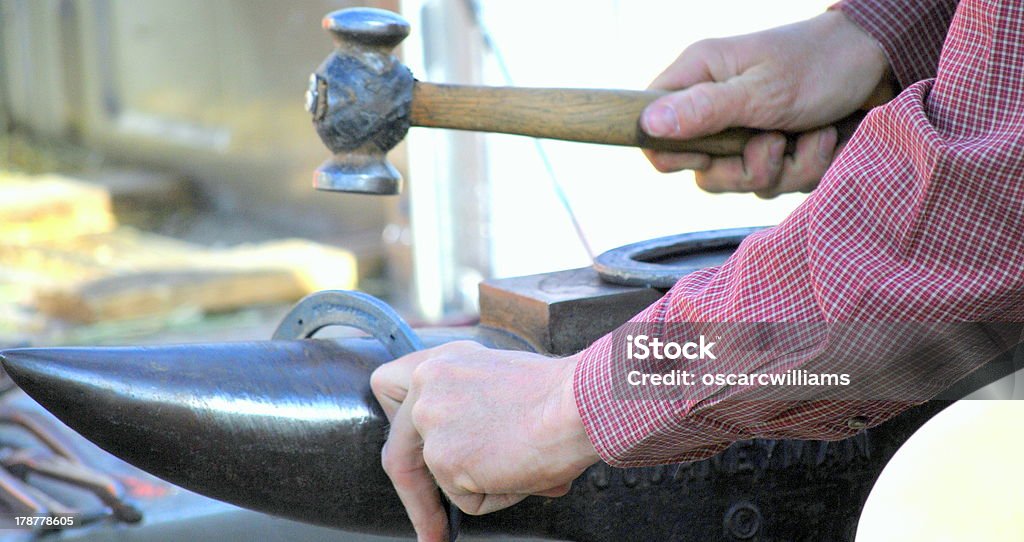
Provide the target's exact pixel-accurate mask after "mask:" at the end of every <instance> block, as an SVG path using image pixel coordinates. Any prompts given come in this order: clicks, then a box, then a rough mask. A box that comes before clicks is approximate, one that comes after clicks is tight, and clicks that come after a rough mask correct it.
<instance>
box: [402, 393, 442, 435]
mask: <svg viewBox="0 0 1024 542" xmlns="http://www.w3.org/2000/svg"><path fill="white" fill-rule="evenodd" d="M409 418H410V419H411V420H412V425H413V427H415V428H416V429H418V430H422V429H424V428H426V427H433V425H434V422H435V420H436V419H437V416H436V415H435V414H434V409H433V407H432V405H431V404H430V401H426V400H423V399H420V400H419V401H416V404H414V405H412V408H411V409H410V410H409Z"/></svg>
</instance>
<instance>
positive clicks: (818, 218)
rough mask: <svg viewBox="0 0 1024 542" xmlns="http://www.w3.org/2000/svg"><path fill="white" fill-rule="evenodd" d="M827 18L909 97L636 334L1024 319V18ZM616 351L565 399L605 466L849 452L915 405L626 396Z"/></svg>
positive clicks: (865, 11) (864, 2)
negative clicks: (744, 447)
mask: <svg viewBox="0 0 1024 542" xmlns="http://www.w3.org/2000/svg"><path fill="white" fill-rule="evenodd" d="M835 7H836V8H837V9H840V10H842V11H843V12H844V13H845V14H846V15H847V16H848V17H849V18H850V19H851V20H853V21H854V22H855V23H856V24H858V25H859V26H861V27H862V28H863V29H864V30H865V31H867V32H868V33H870V34H871V35H872V36H873V37H874V38H875V39H877V40H878V42H879V43H880V44H881V45H882V47H883V49H884V50H885V52H886V54H887V56H888V58H889V61H890V63H891V65H892V68H893V70H894V72H895V74H896V77H897V79H898V80H899V82H900V84H901V86H903V87H904V88H903V90H902V92H901V93H900V94H899V96H898V97H896V98H895V99H894V100H893V101H891V102H890V103H888V104H886V105H885V106H882V107H878V108H875V109H874V110H872V111H871V112H870V113H869V114H868V115H867V118H865V119H864V121H863V123H862V124H861V126H860V128H859V129H858V130H857V132H856V134H855V135H854V136H853V138H852V139H851V141H850V142H849V144H848V145H847V146H846V148H845V150H844V152H843V153H842V154H841V155H840V156H839V157H838V158H837V159H836V161H835V163H834V164H833V165H832V167H831V169H829V171H828V173H827V174H826V175H825V177H824V178H823V179H822V182H821V184H820V185H819V187H818V188H817V189H816V190H815V191H814V193H813V194H811V195H810V196H809V197H808V199H807V200H806V201H805V202H804V203H803V205H801V206H800V207H799V208H797V209H796V210H795V211H794V212H793V213H792V214H791V215H790V216H789V217H788V218H787V219H786V220H785V221H783V222H782V223H781V224H779V225H778V226H777V227H775V228H773V229H771V230H766V231H764V232H760V233H757V234H755V235H752V236H751V237H750V238H748V239H747V240H746V241H745V242H744V243H743V244H742V245H741V246H740V247H739V249H738V250H737V251H736V253H735V254H734V255H733V256H732V258H730V259H729V260H728V261H727V262H726V263H725V264H724V265H722V266H721V267H718V268H711V269H705V270H703V271H700V272H697V273H694V274H692V275H689V276H687V277H685V278H683V279H682V280H680V281H679V282H678V283H677V284H676V285H675V286H674V287H673V288H672V289H671V290H670V291H669V292H668V293H667V294H666V295H665V296H664V297H663V298H662V299H661V300H660V301H658V302H657V303H655V304H654V305H652V306H650V307H649V308H647V309H646V310H645V311H644V312H642V313H641V314H639V315H637V316H636V317H635V318H634V319H633V321H634V322H668V323H671V322H943V321H945V322H949V321H953V322H974V321H1020V320H1021V319H1022V318H1024V310H1022V303H1021V299H1024V182H1022V180H1024V159H1022V154H1024V153H1022V150H1024V147H1022V145H1021V143H1022V139H1024V106H1022V105H1024V104H1022V101H1024V6H1022V5H1021V3H1020V2H1017V1H1008V0H1007V1H998V0H993V1H984V0H964V1H963V2H961V3H960V5H959V6H957V5H956V3H955V2H950V1H940V0H933V1H929V0H904V1H900V0H848V1H846V2H842V3H840V4H838V5H837V6H835ZM954 11H955V14H954ZM612 347H613V345H612V336H611V335H608V336H606V337H604V338H602V339H600V340H598V341H597V342H596V343H594V344H593V345H592V346H591V347H590V348H588V349H587V350H585V351H584V352H583V353H582V355H581V357H580V362H579V364H578V366H577V369H576V374H575V394H576V400H577V403H578V405H579V409H580V414H581V416H582V418H583V422H584V425H585V426H586V429H587V432H588V434H589V436H590V438H591V440H592V441H593V443H594V445H595V446H596V448H597V451H598V452H599V453H600V455H601V457H602V458H603V459H604V460H605V461H607V462H608V463H610V464H612V465H615V466H636V465H649V464H656V463H670V462H680V461H690V460H695V459H700V458H703V457H707V456H709V455H712V454H714V453H717V452H719V451H721V450H722V449H724V448H725V447H727V446H728V445H729V444H730V443H732V442H734V441H736V440H739V439H746V438H753V437H763V438H798V439H839V438H845V437H848V436H850V435H852V434H854V433H856V432H857V431H858V430H860V429H861V428H863V426H864V425H865V424H866V425H868V426H870V425H875V424H878V423H881V422H882V421H884V420H886V419H889V418H891V417H892V416H894V415H896V414H897V413H898V412H899V411H900V410H901V409H903V408H905V407H906V406H908V404H907V403H894V402H891V401H889V402H882V401H877V402H856V401H815V400H808V401H800V402H795V403H794V402H790V403H780V402H770V401H747V402H744V401H742V400H738V401H737V400H728V399H737V398H742V394H743V390H742V389H740V388H724V389H715V390H709V389H704V388H700V387H694V388H693V389H692V390H690V391H687V392H685V393H687V394H688V395H687V396H686V397H685V398H682V399H680V400H671V401H669V400H657V399H654V398H650V399H648V400H643V399H641V400H622V399H621V398H617V397H616V394H615V393H614V392H613V391H612V390H613V387H614V385H615V383H616V382H617V381H621V380H622V379H623V371H622V365H621V363H622V360H621V358H618V359H617V358H616V357H615V356H614V355H613V351H612ZM817 361H819V360H813V359H810V360H807V363H809V364H810V363H815V362H817ZM820 361H822V363H821V366H823V367H828V360H820ZM742 369H743V367H723V368H722V370H723V371H724V372H729V371H736V372H743V371H742ZM835 369H836V372H843V371H841V369H842V368H841V367H839V368H835ZM893 385H894V386H895V385H900V386H902V387H906V386H911V387H912V386H913V385H914V382H913V379H910V381H909V382H908V381H906V380H904V381H901V382H899V383H895V382H894V384H893ZM901 389H903V388H901ZM851 420H857V423H850V421H851Z"/></svg>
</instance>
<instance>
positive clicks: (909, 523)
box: [857, 400, 1024, 542]
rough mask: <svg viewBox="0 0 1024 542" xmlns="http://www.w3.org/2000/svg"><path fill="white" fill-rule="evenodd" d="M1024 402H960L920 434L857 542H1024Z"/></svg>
mask: <svg viewBox="0 0 1024 542" xmlns="http://www.w3.org/2000/svg"><path fill="white" fill-rule="evenodd" d="M1021 420H1024V401H994V400H993V401H958V402H956V403H954V404H953V405H951V406H950V407H949V408H947V409H946V410H944V411H942V412H940V413H939V414H938V415H937V416H936V417H934V418H932V419H931V420H930V421H929V422H928V423H926V424H925V425H924V427H922V428H921V429H920V430H919V431H918V432H917V433H915V434H914V436H912V437H911V438H910V439H909V440H908V441H907V442H906V444H904V445H903V447H902V448H900V450H899V451H898V452H896V455H895V456H894V457H893V459H892V461H890V462H889V464H888V465H887V466H886V467H885V470H883V471H882V475H881V476H880V477H879V479H878V482H877V483H876V484H875V487H874V488H873V489H872V491H871V494H870V495H869V496H868V500H867V503H866V504H865V506H864V513H863V515H862V516H861V520H860V525H859V527H858V530H857V541H858V542H889V541H892V542H897V541H898V542H916V541H928V542H963V541H974V540H979V541H982V540H983V541H986V542H1003V541H1005V542H1010V541H1019V540H1024V506H1022V503H1024V466H1022V464H1021V462H1020V450H1022V449H1024V431H1021Z"/></svg>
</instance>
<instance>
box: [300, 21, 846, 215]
mask: <svg viewBox="0 0 1024 542" xmlns="http://www.w3.org/2000/svg"><path fill="white" fill-rule="evenodd" d="M323 27H324V29H325V30H327V31H328V32H329V33H330V34H331V37H332V39H333V40H334V44H335V50H334V52H332V53H331V54H330V55H329V56H328V57H327V59H326V60H324V62H323V63H322V64H321V65H320V67H319V68H317V71H316V73H314V74H313V75H311V76H310V79H309V90H307V92H306V110H307V111H309V112H310V114H312V116H313V124H314V125H315V127H316V131H317V133H318V134H319V135H320V139H322V140H323V142H324V144H325V145H326V146H327V148H328V149H330V150H331V152H333V153H334V156H333V157H331V158H330V159H328V160H327V161H326V162H324V163H323V164H322V165H321V166H320V167H319V168H317V170H316V173H315V174H314V176H313V186H314V187H316V188H318V189H320V190H333V191H340V192H356V193H364V194H380V195H391V194H397V193H399V192H400V191H401V187H402V179H401V175H399V173H398V171H397V170H395V168H394V167H393V166H392V165H391V164H390V163H389V162H388V161H387V157H386V154H387V152H388V151H390V150H391V149H392V148H394V146H395V145H397V144H398V142H399V141H401V140H402V138H404V137H405V134H406V132H407V131H408V130H409V127H410V126H427V127H434V128H450V129H455V130H472V131H478V132H498V133H504V134H517V135H525V136H532V137H539V138H547V139H562V140H567V141H580V142H586V143H601V144H605V145H621V146H628V147H640V148H645V149H657V150H667V151H676V152H697V153H704V154H710V155H713V156H724V155H738V154H742V152H743V147H744V145H745V144H746V142H747V141H748V140H749V139H750V138H751V137H753V136H754V135H756V134H758V133H760V132H759V131H758V130H754V129H748V128H734V129H729V130H725V131H723V132H720V133H718V134H714V135H710V136H707V137H701V138H697V139H690V140H676V139H659V138H654V137H650V136H648V135H646V134H645V133H644V131H643V130H642V129H641V128H640V124H639V119H640V115H641V113H642V112H643V110H644V108H646V107H647V105H648V104H649V103H651V102H652V101H654V100H655V99H657V98H659V97H661V96H663V95H665V94H666V93H665V92H662V91H632V90H594V89H556V88H515V87H481V86H463V85H439V84H432V83H424V82H421V81H416V80H415V79H413V76H412V74H411V73H410V72H409V70H408V68H406V67H405V66H404V65H402V63H401V62H400V61H399V60H398V59H397V58H396V57H395V56H394V55H393V54H392V50H393V49H394V48H395V47H396V46H397V45H398V44H399V43H401V42H402V40H403V39H405V37H406V36H408V35H409V23H408V21H406V20H405V19H403V18H402V17H401V16H399V15H398V14H396V13H392V12H390V11H385V10H380V9H374V8H350V9H343V10H338V11H335V12H332V13H329V14H327V16H326V17H324V19H323ZM861 118H863V114H862V113H854V114H853V115H851V116H850V117H847V118H845V119H843V120H841V121H839V122H838V123H836V128H837V130H838V132H839V133H838V135H839V140H840V141H842V140H844V139H847V138H848V137H849V136H850V135H851V134H852V133H853V131H854V130H855V129H856V127H857V125H858V124H859V122H860V120H861ZM788 139H789V141H788V144H787V147H786V152H790V153H791V152H793V151H794V149H795V139H794V138H793V137H789V138H788Z"/></svg>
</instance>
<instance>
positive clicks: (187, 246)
mask: <svg viewBox="0 0 1024 542" xmlns="http://www.w3.org/2000/svg"><path fill="white" fill-rule="evenodd" d="M0 258H2V259H4V260H5V261H7V262H15V263H16V264H17V265H20V266H21V269H22V270H25V269H33V270H35V271H36V272H35V277H36V284H35V292H34V296H33V304H34V305H35V306H36V308H37V309H38V310H39V311H40V312H42V313H44V314H46V315H49V316H53V317H58V318H62V319H66V320H70V321H73V322H80V323H94V322H99V321H105V320H120V319H128V318H138V317H144V316H153V315H159V314H167V313H170V312H172V311H178V310H181V309H185V308H191V309H195V310H198V311H202V312H217V311H226V310H233V309H238V308H242V307H247V306H252V305H262V304H272V303H289V302H293V301H296V300H298V299H299V298H301V297H303V296H305V295H307V294H310V293H312V292H314V291H317V290H321V289H352V288H354V287H355V285H356V277H357V270H356V259H355V257H354V256H353V255H352V254H351V253H349V252H348V251H345V250H342V249H338V248H334V247H328V246H325V245H321V244H318V243H314V242H311V241H305V240H298V239H294V240H284V241H273V242H268V243H259V244H252V245H242V246H239V247H234V248H227V249H209V248H206V247H202V246H199V245H195V244H192V243H185V242H181V241H176V240H173V239H169V238H166V237H163V236H159V235H155V234H148V233H142V232H138V231H135V230H131V229H130V228H119V229H118V230H115V231H113V232H110V233H107V234H101V235H92V236H83V237H81V238H79V239H75V240H65V241H61V242H54V243H50V244H49V245H44V246H34V247H6V254H5V252H4V247H0Z"/></svg>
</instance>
